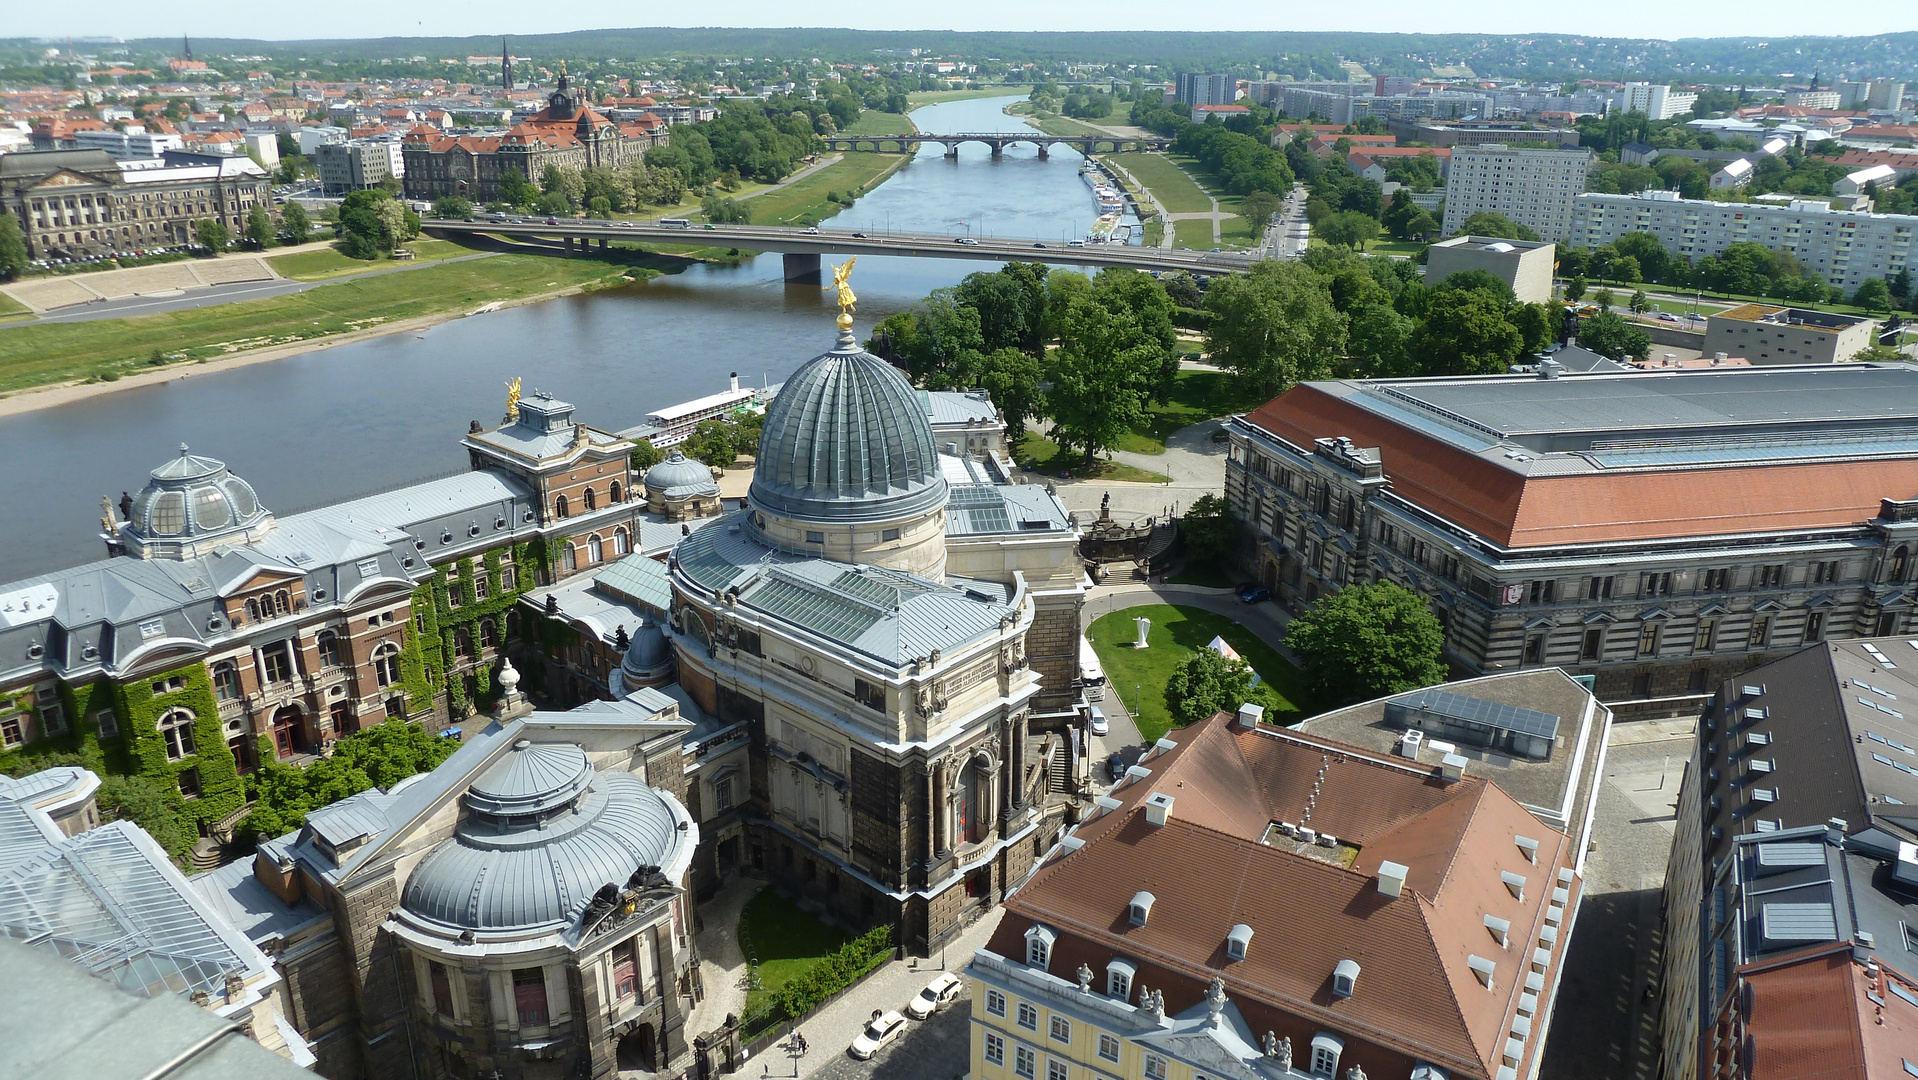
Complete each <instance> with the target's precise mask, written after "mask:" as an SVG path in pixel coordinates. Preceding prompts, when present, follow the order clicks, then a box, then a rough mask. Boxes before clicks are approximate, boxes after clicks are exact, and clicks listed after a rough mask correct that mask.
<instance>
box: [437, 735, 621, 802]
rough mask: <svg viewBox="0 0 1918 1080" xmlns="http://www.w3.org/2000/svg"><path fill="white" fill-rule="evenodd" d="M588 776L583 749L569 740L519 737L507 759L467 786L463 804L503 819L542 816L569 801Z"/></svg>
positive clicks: (589, 779)
mask: <svg viewBox="0 0 1918 1080" xmlns="http://www.w3.org/2000/svg"><path fill="white" fill-rule="evenodd" d="M592 780H593V767H592V766H591V765H590V764H589V763H588V762H587V760H586V751H584V750H581V749H580V748H579V747H577V746H574V745H572V744H570V743H534V742H530V741H528V740H525V739H521V740H520V741H519V742H517V743H515V744H514V745H513V749H512V751H511V752H510V753H508V754H507V755H506V758H505V760H503V761H501V762H500V763H499V764H497V765H494V766H493V767H492V768H490V769H488V770H486V772H485V774H484V775H482V776H481V777H480V778H479V779H477V780H475V781H473V784H472V786H471V787H469V788H467V789H466V805H467V807H468V808H470V809H471V810H473V811H474V812H475V813H480V814H489V815H492V816H494V817H502V818H516V817H526V816H529V815H537V814H546V813H551V812H552V811H554V810H558V809H560V808H561V807H564V806H567V805H569V804H570V803H572V801H573V800H574V799H577V798H578V797H579V794H580V792H583V791H585V790H586V787H587V785H589V784H591V783H592Z"/></svg>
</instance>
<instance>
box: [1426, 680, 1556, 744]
mask: <svg viewBox="0 0 1918 1080" xmlns="http://www.w3.org/2000/svg"><path fill="white" fill-rule="evenodd" d="M1393 703H1394V704H1397V705H1403V706H1406V707H1408V708H1414V709H1418V710H1420V711H1422V712H1428V713H1433V714H1435V715H1438V716H1444V717H1448V718H1450V719H1453V720H1463V721H1466V722H1468V723H1474V724H1481V725H1483V726H1485V727H1492V728H1498V729H1500V730H1503V731H1517V732H1520V733H1523V734H1526V735H1535V736H1537V737H1539V738H1541V739H1555V738H1557V737H1558V723H1559V718H1558V717H1556V716H1554V715H1552V714H1551V713H1544V712H1539V711H1537V710H1535V709H1522V708H1520V707H1518V706H1517V705H1507V704H1504V703H1503V702H1497V701H1486V700H1485V699H1484V698H1475V697H1467V696H1465V695H1464V694H1454V693H1452V692H1450V691H1447V690H1417V691H1414V692H1412V693H1410V694H1406V695H1404V696H1403V697H1399V698H1395V699H1393Z"/></svg>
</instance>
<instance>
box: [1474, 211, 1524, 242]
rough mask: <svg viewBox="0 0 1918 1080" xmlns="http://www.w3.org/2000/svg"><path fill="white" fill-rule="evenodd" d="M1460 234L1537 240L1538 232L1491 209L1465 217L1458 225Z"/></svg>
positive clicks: (1503, 238) (1501, 238)
mask: <svg viewBox="0 0 1918 1080" xmlns="http://www.w3.org/2000/svg"><path fill="white" fill-rule="evenodd" d="M1458 233H1459V235H1460V236H1490V237H1496V238H1498V239H1500V240H1537V239H1538V234H1537V233H1535V232H1533V231H1532V230H1530V229H1528V228H1526V227H1525V226H1523V225H1520V224H1519V223H1518V222H1516V221H1513V220H1512V219H1511V218H1508V217H1506V216H1505V215H1504V214H1496V213H1493V212H1492V211H1490V210H1481V211H1479V212H1478V213H1476V214H1473V215H1472V216H1471V217H1468V218H1466V219H1465V221H1464V222H1463V223H1461V224H1460V225H1459V227H1458Z"/></svg>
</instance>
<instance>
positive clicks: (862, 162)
mask: <svg viewBox="0 0 1918 1080" xmlns="http://www.w3.org/2000/svg"><path fill="white" fill-rule="evenodd" d="M911 160H912V156H911V155H909V154H872V153H859V154H847V155H845V156H844V157H842V158H840V159H839V160H838V161H835V162H833V163H832V164H831V165H828V166H826V167H825V168H823V169H821V170H819V171H818V172H816V173H813V174H812V175H811V176H808V177H806V178H805V179H803V180H796V181H794V182H793V183H790V184H787V185H786V186H785V187H782V188H779V189H777V190H774V191H769V192H767V193H766V194H764V195H761V196H759V197H757V198H755V199H753V200H751V201H749V202H747V203H746V204H745V206H746V207H747V209H749V210H751V211H752V215H753V224H755V225H817V224H818V223H819V222H821V221H824V220H825V219H827V218H829V217H832V216H833V215H834V214H837V213H839V212H840V211H841V210H844V209H846V208H847V207H846V205H845V204H843V203H836V202H833V201H832V200H830V199H828V198H826V195H827V193H828V192H835V191H836V192H838V193H839V194H840V195H841V196H851V197H854V198H857V197H858V196H860V195H864V194H865V193H866V192H868V191H871V190H872V189H873V188H874V187H876V186H877V185H878V184H879V182H880V181H882V180H884V179H885V178H886V177H888V176H891V175H892V174H893V172H894V171H895V170H897V169H899V168H901V167H903V166H904V165H905V164H906V163H907V162H908V161H911Z"/></svg>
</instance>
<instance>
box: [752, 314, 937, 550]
mask: <svg viewBox="0 0 1918 1080" xmlns="http://www.w3.org/2000/svg"><path fill="white" fill-rule="evenodd" d="M751 498H752V502H753V504H754V505H755V506H757V507H759V508H761V509H764V510H766V511H768V512H771V513H774V514H778V515H781V516H783V517H789V518H797V519H801V520H806V521H828V522H831V521H870V520H875V519H880V518H896V517H904V516H907V515H909V514H914V513H922V512H925V511H928V510H932V509H934V508H936V507H938V506H940V505H942V504H944V502H945V501H946V480H945V477H944V476H942V475H941V474H940V472H939V459H938V455H937V452H936V451H935V450H934V448H933V441H932V422H931V421H930V420H929V419H928V418H927V416H926V408H925V405H924V404H923V403H922V402H921V401H920V399H919V392H918V391H917V390H915V389H913V386H912V384H911V383H910V382H908V381H906V377H905V376H904V375H902V374H900V373H899V371H898V370H897V369H895V368H894V367H893V366H892V365H890V364H888V363H886V362H885V361H884V360H881V359H879V358H878V357H877V356H874V355H872V354H871V353H869V352H866V351H865V350H863V349H861V348H859V346H858V345H857V344H856V343H855V342H854V341H853V337H852V332H851V331H846V332H845V333H843V334H841V335H840V338H839V344H838V346H837V347H836V348H834V349H833V350H832V351H831V352H828V353H824V354H821V355H819V356H816V357H814V358H813V359H811V360H808V361H807V362H806V363H805V364H804V365H803V366H801V367H800V369H799V370H798V371H796V372H794V373H793V375H792V377H791V378H789V379H787V380H786V384H785V385H784V386H782V387H781V388H780V390H779V396H778V397H776V398H774V399H773V403H772V405H771V406H770V407H769V408H767V410H766V426H765V429H764V433H763V434H762V435H761V436H760V439H759V456H758V466H757V468H756V469H755V475H754V477H753V485H752V495H751Z"/></svg>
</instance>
